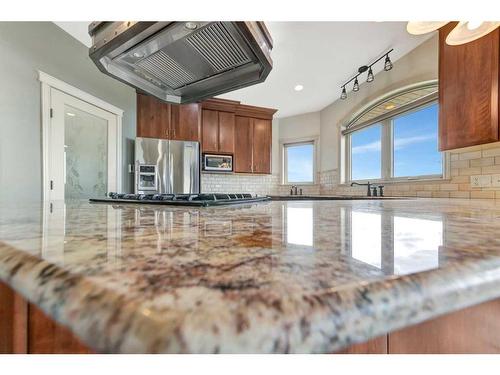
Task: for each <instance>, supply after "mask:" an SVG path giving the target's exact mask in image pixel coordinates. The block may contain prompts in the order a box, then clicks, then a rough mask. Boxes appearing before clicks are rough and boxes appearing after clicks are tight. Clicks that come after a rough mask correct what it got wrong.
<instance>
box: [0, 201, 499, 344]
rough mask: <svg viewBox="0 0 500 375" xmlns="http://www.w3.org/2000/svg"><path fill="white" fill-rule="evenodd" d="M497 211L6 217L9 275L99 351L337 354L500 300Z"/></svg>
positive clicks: (338, 204) (3, 270) (1, 255)
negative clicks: (375, 338)
mask: <svg viewBox="0 0 500 375" xmlns="http://www.w3.org/2000/svg"><path fill="white" fill-rule="evenodd" d="M499 218H500V202H497V201H494V200H488V201H487V202H485V201H478V200H451V199H424V200H418V199H406V200H352V201H349V200H337V201H304V202H303V201H296V202H287V201H271V202H263V203H258V204H251V205H242V206H229V207H210V208H196V207H190V208H181V207H172V206H148V205H137V204H127V205H120V204H104V203H102V204H99V203H95V204H90V203H88V202H74V203H70V204H66V205H64V204H62V203H55V204H53V205H52V207H51V206H49V205H46V206H41V205H37V204H34V205H29V204H25V205H19V204H17V205H3V206H1V207H0V279H1V280H3V281H5V282H6V283H7V284H8V285H10V286H11V287H13V288H14V289H15V290H17V291H18V292H19V293H21V294H22V295H23V296H25V297H26V298H27V299H29V300H30V301H31V302H33V303H35V304H36V305H37V306H39V307H40V308H41V309H43V310H44V311H45V312H46V313H47V314H48V315H49V316H50V317H51V318H53V319H54V320H56V321H58V322H60V323H62V324H64V325H66V326H67V327H69V328H70V329H71V330H72V331H73V332H74V333H75V334H76V335H78V336H79V337H80V338H81V340H82V341H83V342H85V343H86V344H87V345H88V346H90V347H91V348H93V349H94V350H96V351H98V352H113V353H143V352H145V353H158V352H163V353H181V352H182V353H212V352H238V353H242V352H252V353H257V352H259V353H262V352H263V353H273V352H280V353H282V352H303V353H304V352H305V353H310V352H333V351H337V350H339V349H342V348H343V347H345V346H348V345H350V344H353V343H357V342H362V341H366V340H367V339H370V338H373V337H376V336H378V335H380V334H384V333H386V332H389V331H392V330H395V329H399V328H402V327H406V326H408V325H411V324H415V323H418V322H421V321H423V320H426V319H430V318H433V317H436V316H438V315H440V314H444V313H447V312H451V311H455V310H457V309H461V308H464V307H467V306H471V305H474V304H477V303H480V302H483V301H487V300H491V299H494V298H498V297H500V236H498V233H500V220H499Z"/></svg>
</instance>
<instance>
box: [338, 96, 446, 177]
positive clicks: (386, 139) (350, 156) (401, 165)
mask: <svg viewBox="0 0 500 375" xmlns="http://www.w3.org/2000/svg"><path fill="white" fill-rule="evenodd" d="M385 107H386V108H387V107H388V105H387V104H386V106H385ZM393 107H394V106H393ZM402 107H403V108H406V109H401V110H399V111H392V112H388V113H384V114H382V115H378V116H374V118H373V121H374V122H373V124H370V123H369V121H368V122H367V123H364V124H361V126H353V127H352V128H350V130H349V131H346V132H345V133H344V135H345V136H346V145H348V147H347V148H346V151H347V154H346V167H347V168H346V174H345V179H346V181H356V180H379V179H381V180H391V179H395V180H397V179H418V178H440V177H442V176H443V154H442V153H440V152H439V151H438V104H437V102H435V101H432V102H427V103H425V104H420V105H417V106H402ZM377 108H378V107H377ZM391 113H393V114H392V115H391ZM356 128H357V130H356Z"/></svg>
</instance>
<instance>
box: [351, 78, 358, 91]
mask: <svg viewBox="0 0 500 375" xmlns="http://www.w3.org/2000/svg"><path fill="white" fill-rule="evenodd" d="M352 91H359V82H358V79H357V78H356V79H355V80H354V85H353V86H352Z"/></svg>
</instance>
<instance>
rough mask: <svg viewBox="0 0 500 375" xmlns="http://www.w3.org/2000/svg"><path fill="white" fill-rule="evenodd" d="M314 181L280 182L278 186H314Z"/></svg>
mask: <svg viewBox="0 0 500 375" xmlns="http://www.w3.org/2000/svg"><path fill="white" fill-rule="evenodd" d="M315 185H318V184H317V183H316V182H282V183H281V184H280V186H315Z"/></svg>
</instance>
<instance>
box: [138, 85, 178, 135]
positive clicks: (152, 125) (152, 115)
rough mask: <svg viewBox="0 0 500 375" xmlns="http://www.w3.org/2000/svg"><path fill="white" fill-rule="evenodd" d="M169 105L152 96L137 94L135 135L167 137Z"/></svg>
mask: <svg viewBox="0 0 500 375" xmlns="http://www.w3.org/2000/svg"><path fill="white" fill-rule="evenodd" d="M170 107H171V106H170V104H167V103H162V102H160V101H159V100H158V99H156V98H154V97H152V96H149V95H143V94H137V136H138V137H148V138H165V139H166V138H168V137H169V130H170Z"/></svg>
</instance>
